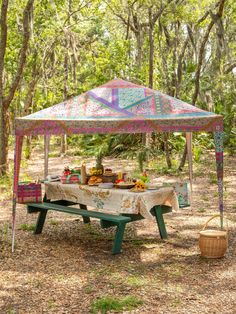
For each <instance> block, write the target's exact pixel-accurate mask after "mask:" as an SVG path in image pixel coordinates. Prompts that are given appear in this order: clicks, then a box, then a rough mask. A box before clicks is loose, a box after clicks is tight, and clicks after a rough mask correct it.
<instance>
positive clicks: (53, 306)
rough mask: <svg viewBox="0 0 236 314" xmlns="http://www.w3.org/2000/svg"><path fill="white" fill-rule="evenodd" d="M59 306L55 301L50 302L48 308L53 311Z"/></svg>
mask: <svg viewBox="0 0 236 314" xmlns="http://www.w3.org/2000/svg"><path fill="white" fill-rule="evenodd" d="M56 306H57V305H56V303H55V302H54V300H51V299H50V300H48V308H49V309H53V308H55V307H56Z"/></svg>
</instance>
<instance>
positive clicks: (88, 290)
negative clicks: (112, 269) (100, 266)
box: [83, 285, 94, 294]
mask: <svg viewBox="0 0 236 314" xmlns="http://www.w3.org/2000/svg"><path fill="white" fill-rule="evenodd" d="M83 291H84V293H86V294H91V293H93V292H94V287H93V286H90V285H88V286H85V287H84V288H83Z"/></svg>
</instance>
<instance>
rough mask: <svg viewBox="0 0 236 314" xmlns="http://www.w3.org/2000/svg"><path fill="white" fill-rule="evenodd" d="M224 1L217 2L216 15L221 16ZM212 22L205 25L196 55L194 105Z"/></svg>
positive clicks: (213, 21) (213, 22)
mask: <svg viewBox="0 0 236 314" xmlns="http://www.w3.org/2000/svg"><path fill="white" fill-rule="evenodd" d="M224 3H225V0H221V1H219V3H218V4H219V9H218V12H217V14H218V17H221V16H222V14H223V9H224ZM214 24H215V20H211V22H210V24H209V25H208V27H207V30H206V33H205V35H204V36H203V40H202V42H201V45H200V49H199V55H198V65H197V69H196V73H195V89H194V93H193V97H192V104H193V105H195V103H196V100H197V97H198V94H199V89H200V74H201V69H202V63H203V59H204V51H205V46H206V43H207V41H208V38H209V35H210V32H211V29H212V27H213V26H214Z"/></svg>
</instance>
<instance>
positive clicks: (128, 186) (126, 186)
mask: <svg viewBox="0 0 236 314" xmlns="http://www.w3.org/2000/svg"><path fill="white" fill-rule="evenodd" d="M134 186H135V184H134V183H125V182H120V183H117V184H115V187H116V188H118V189H131V188H133V187H134Z"/></svg>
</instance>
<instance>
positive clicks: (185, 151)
mask: <svg viewBox="0 0 236 314" xmlns="http://www.w3.org/2000/svg"><path fill="white" fill-rule="evenodd" d="M186 157H187V143H185V146H184V152H183V155H182V158H181V161H180V164H179V168H178V170H179V171H182V170H183V167H184V165H185V162H186Z"/></svg>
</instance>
